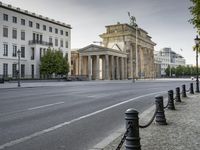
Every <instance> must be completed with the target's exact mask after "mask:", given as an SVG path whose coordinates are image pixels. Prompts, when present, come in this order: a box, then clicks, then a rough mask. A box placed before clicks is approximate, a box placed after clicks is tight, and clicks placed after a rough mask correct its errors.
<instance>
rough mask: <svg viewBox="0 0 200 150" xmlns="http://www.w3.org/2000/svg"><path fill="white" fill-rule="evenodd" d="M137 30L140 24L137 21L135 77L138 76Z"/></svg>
mask: <svg viewBox="0 0 200 150" xmlns="http://www.w3.org/2000/svg"><path fill="white" fill-rule="evenodd" d="M137 31H138V25H137V24H136V23H135V32H136V33H135V34H136V35H135V51H136V52H135V60H136V61H135V74H136V75H135V77H136V78H137V77H138V49H137V42H138V35H137Z"/></svg>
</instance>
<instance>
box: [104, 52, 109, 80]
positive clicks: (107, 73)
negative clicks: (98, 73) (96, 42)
mask: <svg viewBox="0 0 200 150" xmlns="http://www.w3.org/2000/svg"><path fill="white" fill-rule="evenodd" d="M105 58H106V61H105V63H106V64H105V71H106V74H105V75H106V77H105V79H106V80H109V79H110V75H109V56H108V55H105Z"/></svg>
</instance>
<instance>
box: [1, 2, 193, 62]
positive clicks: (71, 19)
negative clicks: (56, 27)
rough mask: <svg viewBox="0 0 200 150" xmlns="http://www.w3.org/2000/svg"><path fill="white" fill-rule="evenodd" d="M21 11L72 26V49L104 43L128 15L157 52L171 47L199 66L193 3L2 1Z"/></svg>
mask: <svg viewBox="0 0 200 150" xmlns="http://www.w3.org/2000/svg"><path fill="white" fill-rule="evenodd" d="M0 1H2V2H3V3H6V4H11V5H13V6H15V7H20V8H21V9H26V10H28V11H31V12H35V13H36V14H40V15H43V16H45V17H49V18H51V19H55V20H56V21H61V22H64V23H67V24H70V25H71V27H72V30H71V48H72V49H73V48H82V47H85V46H87V45H89V44H92V43H93V41H101V38H100V37H99V35H100V34H102V33H105V32H106V29H105V26H106V25H112V24H116V23H117V22H120V23H129V17H128V15H127V13H128V12H130V13H131V15H133V16H135V17H136V23H137V24H138V26H139V27H140V28H142V29H144V30H145V31H147V32H148V33H149V35H150V36H151V37H152V40H153V41H154V42H155V43H156V44H157V45H156V46H155V50H156V51H158V50H160V49H161V48H163V47H170V48H172V50H173V51H175V52H176V53H178V54H181V55H182V56H183V57H184V58H185V59H186V64H195V63H196V62H195V60H196V59H195V52H194V51H193V50H192V46H194V38H195V37H196V34H197V32H196V29H194V27H193V25H192V24H190V23H189V22H188V20H189V19H190V18H191V17H192V16H191V15H190V12H189V10H188V8H189V7H190V6H191V5H192V4H191V2H190V0H0Z"/></svg>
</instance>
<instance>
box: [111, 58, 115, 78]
mask: <svg viewBox="0 0 200 150" xmlns="http://www.w3.org/2000/svg"><path fill="white" fill-rule="evenodd" d="M111 69H112V80H115V63H114V56H111Z"/></svg>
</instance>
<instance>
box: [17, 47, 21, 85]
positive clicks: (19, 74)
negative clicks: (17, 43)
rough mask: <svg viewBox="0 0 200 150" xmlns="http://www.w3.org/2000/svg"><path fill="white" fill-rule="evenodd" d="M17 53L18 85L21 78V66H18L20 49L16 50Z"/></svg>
mask: <svg viewBox="0 0 200 150" xmlns="http://www.w3.org/2000/svg"><path fill="white" fill-rule="evenodd" d="M17 54H18V87H20V86H21V85H20V79H21V67H20V55H21V51H20V50H19V49H18V51H17Z"/></svg>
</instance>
